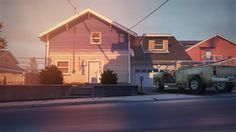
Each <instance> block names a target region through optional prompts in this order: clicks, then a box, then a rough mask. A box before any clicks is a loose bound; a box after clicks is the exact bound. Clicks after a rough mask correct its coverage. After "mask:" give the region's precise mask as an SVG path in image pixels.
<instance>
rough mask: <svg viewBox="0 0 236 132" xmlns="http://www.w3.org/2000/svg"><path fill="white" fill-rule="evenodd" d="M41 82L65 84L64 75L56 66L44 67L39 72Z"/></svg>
mask: <svg viewBox="0 0 236 132" xmlns="http://www.w3.org/2000/svg"><path fill="white" fill-rule="evenodd" d="M39 79H40V83H42V84H63V75H62V73H61V71H60V70H59V69H58V68H57V67H56V66H55V65H51V66H47V67H46V68H45V69H42V70H41V71H40V74H39Z"/></svg>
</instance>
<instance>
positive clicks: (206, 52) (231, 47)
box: [186, 34, 236, 63]
mask: <svg viewBox="0 0 236 132" xmlns="http://www.w3.org/2000/svg"><path fill="white" fill-rule="evenodd" d="M235 51H236V43H235V42H233V41H232V40H230V39H227V38H226V37H224V36H222V35H219V34H215V35H213V36H211V37H209V38H207V39H205V40H203V41H200V42H198V43H196V44H194V45H193V46H191V47H189V48H187V49H186V52H187V53H188V55H189V56H190V57H191V59H192V60H193V61H201V62H206V63H214V62H219V61H223V60H227V59H230V58H233V57H236V52H235Z"/></svg>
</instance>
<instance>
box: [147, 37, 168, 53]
mask: <svg viewBox="0 0 236 132" xmlns="http://www.w3.org/2000/svg"><path fill="white" fill-rule="evenodd" d="M148 50H149V51H154V52H161V53H164V52H168V40H166V39H150V40H149V41H148Z"/></svg>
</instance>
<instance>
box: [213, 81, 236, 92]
mask: <svg viewBox="0 0 236 132" xmlns="http://www.w3.org/2000/svg"><path fill="white" fill-rule="evenodd" d="M214 86H215V88H216V90H217V91H218V92H220V93H227V92H231V91H232V89H233V85H232V84H231V83H227V82H216V83H215V84H214Z"/></svg>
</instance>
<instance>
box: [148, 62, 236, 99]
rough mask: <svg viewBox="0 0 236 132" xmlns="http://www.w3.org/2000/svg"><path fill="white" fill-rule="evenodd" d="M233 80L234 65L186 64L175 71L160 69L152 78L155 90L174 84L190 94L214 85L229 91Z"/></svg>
mask: <svg viewBox="0 0 236 132" xmlns="http://www.w3.org/2000/svg"><path fill="white" fill-rule="evenodd" d="M235 82H236V67H233V66H218V65H210V66H198V67H193V66H187V67H181V68H179V69H177V70H176V71H175V72H168V71H160V72H158V73H157V74H156V75H154V79H153V84H154V87H155V89H156V90H157V91H162V90H164V88H165V86H169V85H171V86H173V85H174V86H176V87H178V88H179V89H185V88H189V89H190V91H191V93H192V94H201V93H203V92H204V91H205V89H206V88H208V87H215V88H216V90H217V91H219V92H224V93H225V92H231V91H232V89H233V86H234V84H235Z"/></svg>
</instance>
